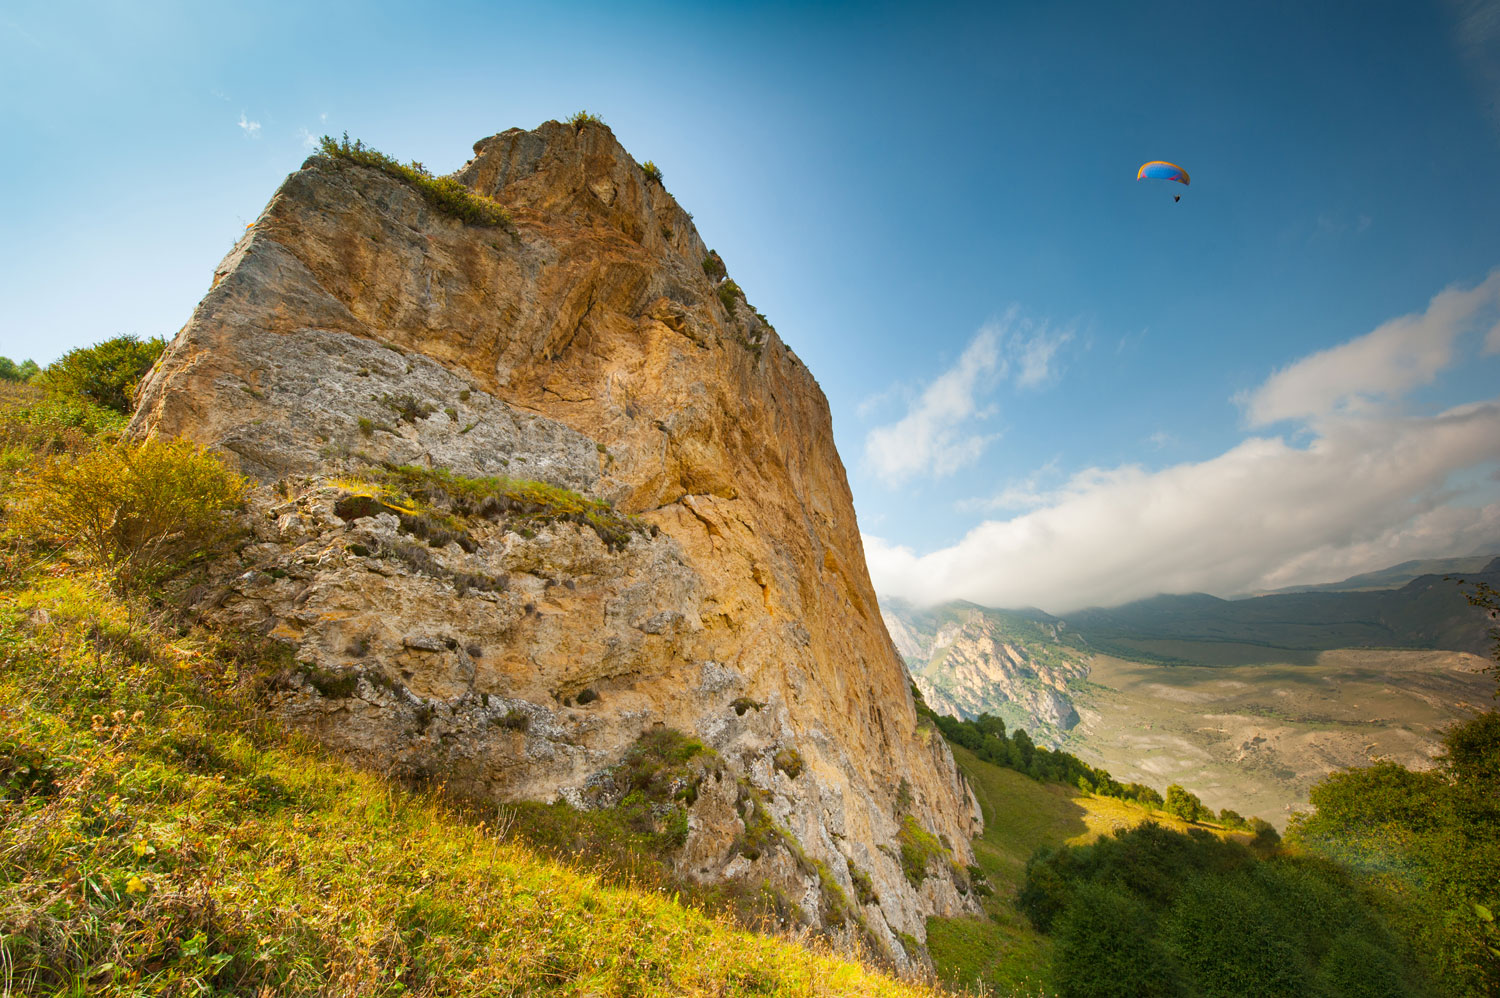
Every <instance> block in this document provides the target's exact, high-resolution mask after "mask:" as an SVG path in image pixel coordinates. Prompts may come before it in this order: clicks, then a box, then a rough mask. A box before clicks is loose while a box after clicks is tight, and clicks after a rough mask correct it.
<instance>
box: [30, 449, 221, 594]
mask: <svg viewBox="0 0 1500 998" xmlns="http://www.w3.org/2000/svg"><path fill="white" fill-rule="evenodd" d="M245 490H246V483H245V480H244V479H243V478H241V477H240V476H239V475H237V474H235V473H234V472H232V471H230V470H229V469H228V468H226V467H225V466H224V463H223V461H221V460H220V459H219V457H218V456H217V455H215V454H212V453H210V452H208V451H206V450H204V449H202V448H200V447H198V446H197V445H195V444H193V443H190V442H188V441H186V440H174V441H160V440H147V441H145V442H144V443H140V444H129V443H120V444H114V445H110V446H105V447H100V448H98V449H97V450H94V451H91V452H88V453H85V454H81V455H78V456H75V457H70V458H68V459H60V458H51V459H48V460H45V461H43V462H42V463H40V464H39V465H38V466H36V467H35V468H34V469H33V470H31V471H30V472H29V473H27V474H26V475H25V476H24V477H23V478H22V480H21V484H20V488H19V490H18V494H17V497H16V508H15V509H14V511H13V514H12V516H13V520H14V522H15V523H16V525H17V526H18V527H20V528H21V530H22V531H23V532H25V533H28V534H30V535H32V536H34V537H37V538H39V539H44V540H55V541H62V542H66V543H70V544H74V545H76V546H77V547H78V548H79V550H81V551H82V553H83V554H84V556H85V557H86V558H87V559H88V560H89V561H90V562H92V563H93V564H94V565H95V566H97V567H98V568H101V569H103V570H104V571H105V572H107V573H108V574H109V575H110V577H111V579H112V581H113V582H114V583H115V585H116V587H117V588H120V589H122V590H125V589H134V588H137V587H139V586H141V585H144V584H148V583H150V582H152V581H154V580H156V579H158V578H160V577H161V576H162V575H164V574H166V573H167V572H169V571H170V570H171V569H172V568H173V567H174V566H175V565H176V564H177V563H178V562H180V561H182V560H184V559H186V558H189V557H191V556H192V555H194V554H196V553H198V552H200V551H202V550H203V549H204V548H205V547H207V546H209V545H210V544H212V543H213V541H214V540H216V539H217V538H218V537H219V536H220V534H221V533H222V532H223V531H224V529H225V527H226V523H225V517H224V512H225V510H226V509H228V508H229V507H232V506H234V505H236V504H238V503H239V502H240V501H241V500H242V499H243V497H244V494H245Z"/></svg>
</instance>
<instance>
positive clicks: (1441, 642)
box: [1068, 558, 1500, 658]
mask: <svg viewBox="0 0 1500 998" xmlns="http://www.w3.org/2000/svg"><path fill="white" fill-rule="evenodd" d="M1408 564H1413V563H1408ZM1405 569H1406V566H1400V565H1398V566H1395V567H1394V568H1390V569H1386V570H1385V571H1383V572H1377V573H1371V575H1369V576H1364V577H1360V576H1356V577H1355V579H1352V580H1349V581H1350V582H1355V581H1357V580H1359V579H1361V578H1365V579H1368V578H1377V577H1386V578H1396V577H1399V576H1400V574H1401V573H1402V572H1403V571H1404V570H1405ZM1460 571H1463V570H1461V569H1460ZM1464 577H1465V578H1468V579H1472V580H1475V581H1483V582H1488V583H1489V584H1490V585H1497V586H1500V558H1495V559H1492V560H1491V561H1490V562H1489V563H1488V564H1486V565H1484V566H1482V567H1481V569H1480V570H1479V571H1477V572H1475V571H1464ZM1068 623H1069V624H1071V625H1072V626H1073V628H1074V629H1075V630H1076V631H1077V632H1079V633H1081V634H1082V635H1083V637H1084V638H1085V639H1086V640H1087V641H1088V643H1089V644H1090V645H1091V646H1093V647H1095V648H1097V649H1099V650H1101V651H1111V652H1114V653H1117V654H1125V655H1126V656H1127V657H1131V651H1132V646H1130V645H1122V644H1121V642H1122V641H1123V642H1135V641H1207V642H1234V643H1239V644H1249V645H1262V646H1266V647H1270V648H1286V649H1297V650H1311V651H1320V650H1328V649H1333V648H1432V649H1442V650H1445V651H1462V652H1470V653H1472V654H1476V655H1485V654H1487V653H1488V650H1489V638H1488V636H1487V633H1486V632H1487V629H1488V626H1489V625H1488V621H1487V620H1486V619H1485V617H1484V615H1483V614H1482V613H1480V612H1479V611H1478V610H1476V609H1475V608H1473V607H1471V606H1470V605H1469V604H1468V602H1467V601H1466V600H1465V599H1464V595H1463V593H1462V592H1461V591H1460V590H1459V588H1458V586H1457V585H1456V584H1455V583H1454V582H1452V581H1450V580H1449V579H1448V578H1447V577H1446V574H1444V575H1439V574H1427V575H1419V576H1417V577H1416V578H1414V579H1412V580H1411V581H1409V582H1407V583H1406V584H1404V585H1402V586H1401V587H1400V588H1399V589H1357V590H1354V591H1332V590H1331V591H1308V592H1298V593H1283V594H1278V595H1271V596H1256V597H1252V598H1249V599H1239V600H1224V599H1219V598H1218V597H1216V596H1210V595H1208V594H1206V593H1190V594H1186V595H1173V596H1153V597H1151V598H1149V599H1143V600H1137V601H1136V602H1134V603H1127V604H1125V605H1124V606H1118V607H1112V608H1109V609H1101V608H1097V607H1096V608H1093V609H1089V610H1080V611H1079V612H1077V613H1074V614H1070V615H1069V617H1068ZM1133 650H1134V651H1135V652H1139V651H1140V649H1139V648H1138V647H1136V648H1134V649H1133ZM1152 657H1157V658H1161V657H1162V656H1160V655H1156V656H1152Z"/></svg>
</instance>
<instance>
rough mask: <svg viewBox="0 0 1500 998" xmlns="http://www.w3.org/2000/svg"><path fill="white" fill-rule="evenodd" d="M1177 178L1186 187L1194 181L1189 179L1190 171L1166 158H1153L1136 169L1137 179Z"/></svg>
mask: <svg viewBox="0 0 1500 998" xmlns="http://www.w3.org/2000/svg"><path fill="white" fill-rule="evenodd" d="M1148 178H1149V179H1151V180H1175V181H1177V182H1178V183H1179V184H1182V185H1183V186H1184V187H1185V186H1187V185H1188V184H1189V183H1191V182H1192V181H1190V180H1188V173H1187V171H1186V170H1184V169H1183V168H1182V167H1180V166H1178V165H1177V164H1176V163H1168V162H1166V161H1165V160H1160V159H1153V160H1152V161H1151V162H1149V163H1143V164H1141V168H1140V169H1139V170H1137V171H1135V179H1137V180H1146V179H1148Z"/></svg>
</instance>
